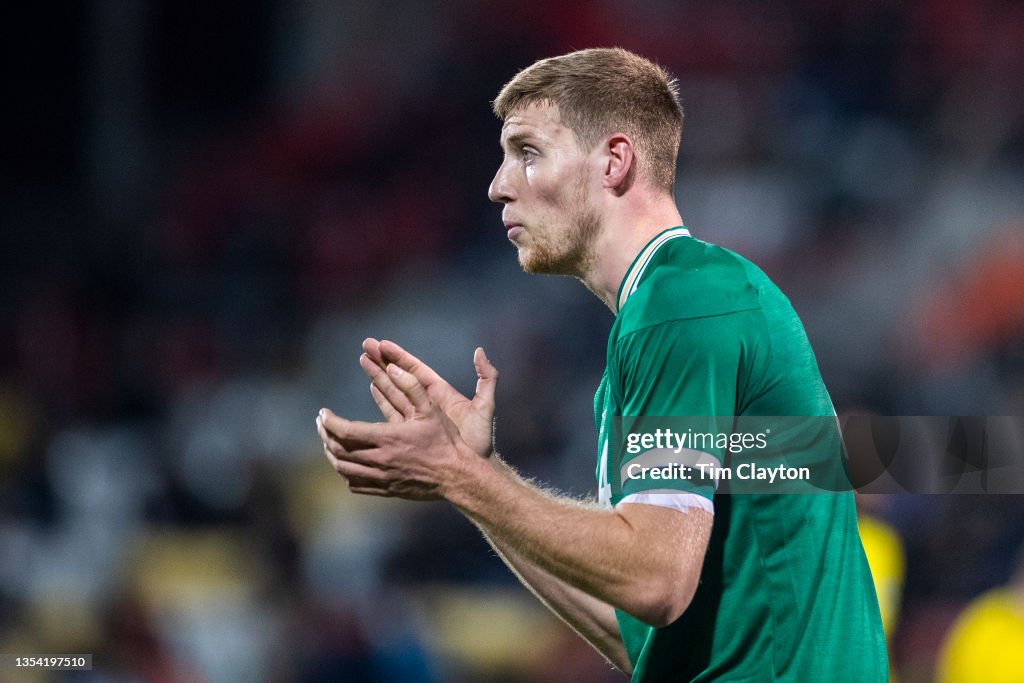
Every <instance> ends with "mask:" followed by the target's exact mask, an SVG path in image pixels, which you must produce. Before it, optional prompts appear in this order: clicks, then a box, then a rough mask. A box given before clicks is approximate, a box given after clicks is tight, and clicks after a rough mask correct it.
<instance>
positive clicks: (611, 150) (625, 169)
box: [602, 133, 636, 193]
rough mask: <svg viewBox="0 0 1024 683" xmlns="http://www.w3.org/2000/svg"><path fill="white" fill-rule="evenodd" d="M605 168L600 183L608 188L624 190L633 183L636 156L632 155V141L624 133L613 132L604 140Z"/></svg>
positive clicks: (620, 191)
mask: <svg viewBox="0 0 1024 683" xmlns="http://www.w3.org/2000/svg"><path fill="white" fill-rule="evenodd" d="M604 152H605V168H604V178H603V179H602V185H603V186H604V187H607V188H609V189H613V190H617V191H618V192H619V193H622V192H625V191H626V190H628V189H629V187H630V186H631V185H632V184H633V178H634V176H635V175H636V173H635V170H634V169H635V165H636V158H635V157H634V156H633V141H632V140H631V139H630V138H629V136H628V135H626V134H625V133H613V134H612V135H610V136H609V137H608V139H607V140H606V141H605V149H604Z"/></svg>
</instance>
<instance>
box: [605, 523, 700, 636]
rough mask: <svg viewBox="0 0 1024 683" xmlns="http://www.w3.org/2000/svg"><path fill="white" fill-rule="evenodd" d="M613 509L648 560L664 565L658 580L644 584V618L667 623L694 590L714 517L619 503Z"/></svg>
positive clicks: (657, 564) (658, 622)
mask: <svg viewBox="0 0 1024 683" xmlns="http://www.w3.org/2000/svg"><path fill="white" fill-rule="evenodd" d="M615 509H616V512H617V513H618V514H619V515H620V516H621V517H622V518H623V519H624V520H625V521H626V523H628V524H629V525H630V527H631V528H632V529H633V532H634V533H635V534H636V541H637V545H638V546H639V547H641V548H644V552H645V553H646V554H647V555H648V559H649V560H650V561H651V562H653V563H654V564H655V566H661V567H663V568H664V570H663V571H662V572H661V574H660V576H659V577H658V580H657V581H653V582H652V583H651V585H649V586H647V587H646V588H647V589H648V590H649V591H650V597H649V600H648V601H647V602H648V604H649V605H650V609H651V613H650V614H647V615H644V620H645V621H647V622H648V623H652V625H655V626H665V625H667V624H670V623H672V622H673V621H675V620H676V619H678V618H679V616H680V615H681V614H682V613H683V612H684V611H685V610H686V608H687V607H688V606H689V604H690V601H691V600H692V599H693V595H694V593H695V592H696V590H697V583H698V581H699V580H700V572H701V567H702V566H703V563H704V553H705V551H706V550H707V547H708V541H709V539H710V538H711V526H712V522H713V520H714V517H713V516H712V515H711V514H710V513H709V512H707V511H706V510H701V509H696V508H694V509H690V510H688V511H686V512H681V511H679V510H676V509H671V508H667V507H661V506H656V505H645V504H632V503H622V504H620V505H618V506H616V508H615Z"/></svg>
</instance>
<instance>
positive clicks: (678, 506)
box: [619, 491, 715, 515]
mask: <svg viewBox="0 0 1024 683" xmlns="http://www.w3.org/2000/svg"><path fill="white" fill-rule="evenodd" d="M623 503H636V504H639V505H657V506H658V507H663V508H672V509H673V510H679V511H680V512H686V511H687V510H689V509H690V508H700V509H701V510H706V511H708V512H710V513H711V514H712V515H713V514H715V504H714V503H712V502H711V501H710V500H708V499H707V498H705V497H704V496H701V495H699V494H696V493H686V492H685V491H680V492H679V493H662V492H658V493H643V492H641V493H631V494H629V495H628V496H626V497H625V498H623V499H622V500H620V501H619V505H622V504H623Z"/></svg>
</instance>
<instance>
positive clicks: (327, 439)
mask: <svg viewBox="0 0 1024 683" xmlns="http://www.w3.org/2000/svg"><path fill="white" fill-rule="evenodd" d="M316 431H317V433H318V434H319V435H320V440H321V441H323V442H324V448H328V447H330V448H334V449H336V450H338V451H339V452H342V453H347V452H350V451H357V450H366V449H367V448H371V447H372V444H368V443H365V442H362V441H357V440H354V439H342V438H340V437H338V436H337V435H336V434H332V433H331V432H330V431H328V430H327V427H326V426H324V422H323V416H321V415H317V416H316Z"/></svg>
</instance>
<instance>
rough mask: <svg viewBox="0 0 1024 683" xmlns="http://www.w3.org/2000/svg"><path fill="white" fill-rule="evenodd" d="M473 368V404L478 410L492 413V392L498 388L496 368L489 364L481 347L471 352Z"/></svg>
mask: <svg viewBox="0 0 1024 683" xmlns="http://www.w3.org/2000/svg"><path fill="white" fill-rule="evenodd" d="M473 367H475V368H476V377H477V380H476V394H475V395H474V396H473V404H474V405H476V406H477V407H478V408H480V409H482V410H485V411H488V412H491V413H493V412H494V392H495V390H496V389H497V388H498V368H496V367H494V366H493V365H492V364H491V361H490V359H489V358H487V354H486V353H485V352H484V348H483V347H482V346H478V347H477V349H476V351H475V352H473Z"/></svg>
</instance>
